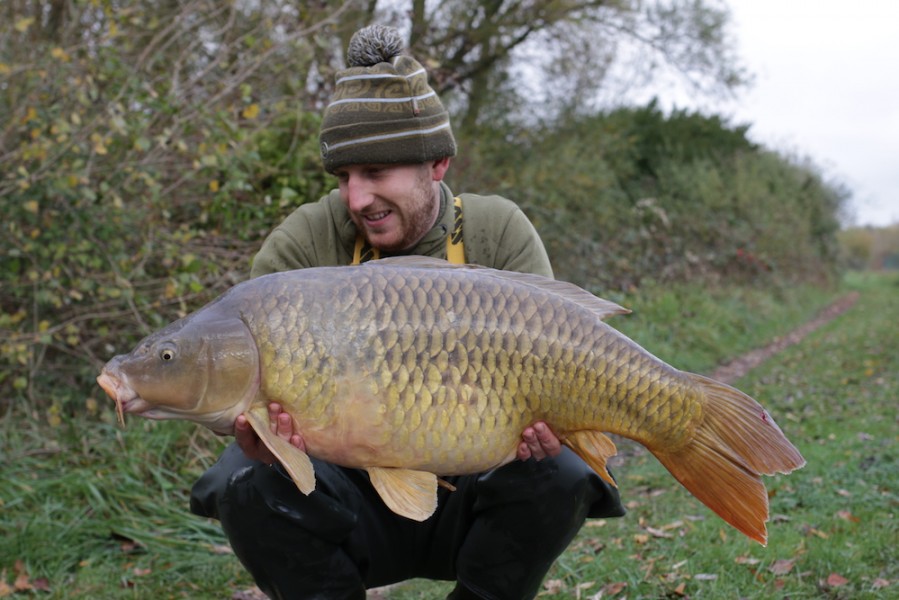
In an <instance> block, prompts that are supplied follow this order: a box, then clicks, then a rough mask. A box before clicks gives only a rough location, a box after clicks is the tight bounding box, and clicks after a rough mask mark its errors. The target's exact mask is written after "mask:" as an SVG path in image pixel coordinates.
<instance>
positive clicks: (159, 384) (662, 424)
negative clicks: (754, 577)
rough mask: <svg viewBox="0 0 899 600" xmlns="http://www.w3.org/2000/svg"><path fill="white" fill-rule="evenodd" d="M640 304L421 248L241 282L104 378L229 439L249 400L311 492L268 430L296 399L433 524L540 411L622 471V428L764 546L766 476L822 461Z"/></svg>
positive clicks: (510, 451) (377, 480)
mask: <svg viewBox="0 0 899 600" xmlns="http://www.w3.org/2000/svg"><path fill="white" fill-rule="evenodd" d="M626 312H628V311H627V310H626V309H623V308H621V307H620V306H618V305H617V304H614V303H612V302H608V301H606V300H602V299H600V298H597V297H596V296H594V295H592V294H590V293H589V292H587V291H585V290H583V289H581V288H579V287H577V286H574V285H572V284H568V283H564V282H560V281H555V280H552V279H547V278H544V277H540V276H536V275H529V274H522V273H514V272H508V271H498V270H494V269H487V268H480V267H465V266H462V267H459V266H451V265H449V263H445V262H443V261H437V260H434V259H425V258H420V257H419V258H401V259H388V260H382V261H374V262H370V263H365V264H364V265H361V266H356V267H321V268H313V269H302V270H299V271H289V272H283V273H275V274H271V275H266V276H263V277H259V278H256V279H252V280H250V281H246V282H244V283H241V284H239V285H237V286H235V287H233V288H232V289H230V290H228V291H227V292H225V293H224V294H222V295H221V296H220V297H219V298H218V299H216V300H214V301H212V302H211V303H209V304H208V305H206V306H205V307H204V308H201V309H200V310H198V311H197V312H195V313H193V314H191V315H188V316H187V317H185V318H183V319H181V320H179V321H176V322H175V323H172V324H171V325H169V326H167V327H165V328H164V329H162V330H160V331H158V332H156V333H154V334H152V335H150V336H148V337H147V338H146V339H144V340H143V341H142V342H140V343H139V344H138V346H137V347H136V348H135V349H134V350H133V351H132V352H131V353H130V354H126V355H121V356H116V357H115V358H113V359H112V360H111V361H109V363H108V364H107V365H106V366H105V367H104V369H103V372H102V374H101V375H100V377H99V378H98V382H99V383H100V385H101V386H102V387H103V389H104V390H105V391H106V392H107V393H108V394H109V396H110V397H111V398H113V400H115V402H116V408H117V411H118V414H119V418H120V419H122V418H123V416H122V415H123V413H125V412H128V413H136V414H139V415H141V416H144V417H149V418H152V419H188V420H191V421H195V422H197V423H200V424H202V425H205V426H207V427H209V428H210V429H212V430H214V431H216V432H218V433H222V434H230V433H233V427H234V420H235V418H236V417H237V416H238V415H240V414H241V413H243V414H244V415H246V417H247V419H248V421H249V422H250V424H251V425H252V427H253V428H254V429H255V430H256V432H257V433H258V434H259V437H260V438H261V439H262V440H263V442H264V443H265V444H266V445H267V446H268V447H269V448H270V449H271V450H272V452H273V453H274V454H275V455H276V456H277V457H278V459H279V460H280V461H281V463H282V464H283V465H284V467H285V468H286V469H287V471H288V472H289V473H290V475H291V477H292V478H293V480H294V482H295V483H296V485H297V487H298V488H299V489H300V490H301V491H302V492H303V493H306V494H309V493H310V492H312V490H313V489H314V487H315V474H314V473H313V468H312V464H311V462H310V461H309V458H308V456H307V455H306V454H304V453H303V452H301V451H300V450H299V449H297V448H296V447H294V446H291V445H290V444H288V443H287V442H285V441H283V440H281V439H280V438H279V437H277V436H276V435H275V434H273V433H272V432H271V431H270V428H269V417H268V411H267V405H268V404H269V403H270V402H279V403H280V404H281V405H282V406H283V408H284V410H285V411H286V412H288V413H290V415H291V417H292V418H293V421H294V427H295V429H296V430H297V431H299V432H301V433H302V436H303V439H304V441H305V446H306V451H307V452H308V453H309V454H310V455H312V456H315V457H318V458H321V459H323V460H326V461H329V462H332V463H336V464H339V465H344V466H348V467H359V468H363V469H366V470H367V471H368V473H369V475H370V476H371V481H372V484H373V485H374V486H375V488H376V489H377V491H378V493H379V494H380V495H381V497H382V498H383V499H384V501H385V502H386V503H387V505H388V506H389V507H390V508H391V509H392V510H394V511H395V512H397V513H399V514H401V515H404V516H407V517H409V518H412V519H417V520H424V519H426V518H428V517H429V516H430V515H431V514H432V513H433V512H434V510H435V508H436V497H437V494H436V491H437V485H438V479H437V476H438V475H439V476H444V475H446V476H448V475H459V474H465V473H475V472H481V471H486V470H489V469H492V468H494V467H497V466H499V465H502V464H504V463H507V462H509V461H511V460H513V459H514V458H515V453H516V448H517V446H518V443H519V441H520V436H521V432H522V430H523V429H525V427H527V426H528V425H530V424H532V423H534V422H535V421H538V420H542V421H545V422H546V423H548V424H549V425H550V427H551V428H552V430H553V431H554V432H555V433H556V435H558V437H559V439H561V440H562V442H563V443H564V444H565V445H567V446H569V447H570V448H571V449H572V450H574V452H576V453H577V454H578V455H579V456H581V458H583V459H584V460H585V461H586V462H587V463H588V464H589V465H590V466H591V467H592V468H593V469H594V470H595V471H596V472H597V473H598V474H599V475H600V476H601V477H603V478H604V479H605V480H606V481H609V482H610V483H612V484H614V482H613V481H612V478H611V476H610V475H609V473H608V472H607V471H606V460H607V459H608V458H609V457H611V456H613V455H614V454H615V446H614V444H613V443H612V441H611V440H610V439H609V438H608V437H606V436H605V435H604V434H603V433H602V432H611V433H615V434H619V435H621V436H624V437H627V438H631V439H633V440H636V441H637V442H639V443H640V444H642V445H644V446H646V448H648V449H649V450H650V451H651V452H652V453H653V454H654V455H655V456H656V458H658V460H659V461H661V463H662V464H663V465H665V467H666V468H667V469H668V470H669V471H670V472H671V473H672V474H673V475H674V477H676V478H677V480H678V481H680V482H681V483H682V484H683V485H684V486H685V487H686V488H687V489H688V490H689V491H690V492H691V493H692V494H693V495H694V496H696V497H697V498H699V499H700V500H701V501H702V502H703V503H705V504H706V505H707V506H708V507H709V508H711V509H712V510H713V511H715V512H716V513H718V514H719V515H720V516H721V517H722V518H723V519H724V520H725V521H727V522H728V523H730V524H731V525H733V526H734V527H736V528H737V529H739V530H740V531H742V532H743V533H745V534H746V535H747V536H749V537H750V538H752V539H754V540H757V541H758V542H760V543H762V544H764V543H765V542H766V536H767V532H766V528H765V522H766V521H767V518H768V496H767V493H766V490H765V486H764V484H763V483H762V481H761V477H760V474H769V475H770V474H774V473H788V472H790V471H792V470H794V469H796V468H798V467H801V466H802V465H803V464H804V462H805V461H804V460H803V458H802V456H800V454H799V452H798V451H797V450H796V448H795V447H793V445H792V444H791V443H790V442H789V441H788V440H787V439H786V437H785V436H784V435H783V433H782V432H781V430H780V429H779V428H778V427H777V425H776V424H775V423H774V421H773V419H772V418H771V416H770V415H769V414H768V412H767V411H765V409H764V408H762V407H761V406H760V405H759V404H758V403H757V402H755V401H754V400H753V399H752V398H750V397H749V396H747V395H746V394H743V393H742V392H739V391H738V390H736V389H734V388H732V387H729V386H727V385H724V384H722V383H718V382H716V381H713V380H711V379H708V378H706V377H702V376H699V375H694V374H691V373H686V372H683V371H679V370H677V369H675V368H674V367H671V366H670V365H668V364H666V363H664V362H662V361H661V360H659V359H657V358H656V357H654V356H653V355H651V354H650V353H648V352H647V351H646V350H644V349H643V348H641V347H640V346H639V345H637V344H636V343H634V342H633V341H631V340H630V339H628V338H627V337H625V336H624V335H623V334H621V333H619V332H618V331H616V330H615V329H613V328H611V327H609V326H608V325H606V324H605V323H604V322H603V319H604V318H605V317H607V316H610V315H613V314H620V313H626Z"/></svg>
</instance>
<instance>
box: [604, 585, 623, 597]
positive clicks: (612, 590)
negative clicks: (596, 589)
mask: <svg viewBox="0 0 899 600" xmlns="http://www.w3.org/2000/svg"><path fill="white" fill-rule="evenodd" d="M626 588H627V582H626V581H616V582H614V583H607V584H605V585H604V586H602V590H601V593H603V594H609V595H610V596H614V595H615V594H620V593H621V592H623V591H624V590H625V589H626Z"/></svg>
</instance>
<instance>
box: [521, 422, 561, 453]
mask: <svg viewBox="0 0 899 600" xmlns="http://www.w3.org/2000/svg"><path fill="white" fill-rule="evenodd" d="M521 440H522V441H521V443H520V444H518V460H527V459H529V458H535V459H537V460H543V459H544V458H546V457H547V456H551V457H555V456H558V455H559V453H560V452H562V443H561V442H560V441H559V438H557V437H556V434H554V433H553V432H552V430H551V429H550V428H549V426H548V425H547V424H546V423H544V422H543V421H537V422H536V423H534V424H533V425H531V426H530V427H527V428H526V429H525V430H524V431H522V432H521Z"/></svg>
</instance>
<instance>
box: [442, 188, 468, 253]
mask: <svg viewBox="0 0 899 600" xmlns="http://www.w3.org/2000/svg"><path fill="white" fill-rule="evenodd" d="M453 208H454V211H453V214H454V217H453V231H452V232H451V233H450V234H449V235H448V236H447V237H446V260H448V261H450V262H451V263H453V264H456V265H464V264H465V246H464V245H463V243H462V198H460V197H459V196H456V197H455V198H454V199H453Z"/></svg>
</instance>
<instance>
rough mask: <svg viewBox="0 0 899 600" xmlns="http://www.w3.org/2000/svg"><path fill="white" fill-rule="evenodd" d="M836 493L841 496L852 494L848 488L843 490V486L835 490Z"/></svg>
mask: <svg viewBox="0 0 899 600" xmlns="http://www.w3.org/2000/svg"><path fill="white" fill-rule="evenodd" d="M837 494H838V495H840V496H842V497H843V498H848V497H850V496H851V495H852V492H850V491H849V490H844V489H843V488H840V489H838V490H837Z"/></svg>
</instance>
